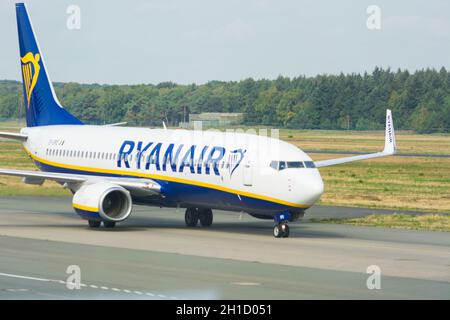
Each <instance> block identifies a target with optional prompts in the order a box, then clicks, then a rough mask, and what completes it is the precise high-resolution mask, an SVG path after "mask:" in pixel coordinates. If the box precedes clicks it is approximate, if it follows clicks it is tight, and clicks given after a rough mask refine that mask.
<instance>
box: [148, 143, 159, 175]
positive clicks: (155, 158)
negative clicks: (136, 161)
mask: <svg viewBox="0 0 450 320" xmlns="http://www.w3.org/2000/svg"><path fill="white" fill-rule="evenodd" d="M161 145H162V143H161V142H160V143H158V144H156V145H155V147H154V148H153V149H152V151H151V152H150V154H149V156H148V159H147V163H146V164H145V169H146V170H148V169H150V163H152V164H155V165H156V170H158V171H159V170H161V167H160V166H159V153H160V151H161Z"/></svg>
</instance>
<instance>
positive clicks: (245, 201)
mask: <svg viewBox="0 0 450 320" xmlns="http://www.w3.org/2000/svg"><path fill="white" fill-rule="evenodd" d="M33 160H34V162H35V163H36V165H37V166H38V167H39V168H40V169H41V170H42V171H46V172H59V173H72V174H87V175H95V176H106V177H122V178H136V177H135V176H127V175H120V174H111V173H100V172H91V171H87V170H86V171H84V170H76V169H69V168H62V167H57V166H53V165H49V164H45V163H42V162H40V161H38V160H36V159H33ZM152 180H153V181H155V182H157V183H158V184H159V185H160V186H161V193H162V194H163V195H164V200H165V201H166V202H167V203H173V204H177V203H179V204H181V205H182V206H198V207H207V208H213V209H222V210H229V211H245V212H250V213H257V214H267V215H273V214H275V213H278V212H282V211H285V210H292V211H294V212H296V211H299V210H301V209H299V208H295V207H290V206H287V205H284V204H280V203H276V202H272V201H267V200H262V199H256V198H252V197H247V196H243V195H240V196H238V195H237V194H233V193H229V192H225V191H221V190H216V189H212V188H207V187H203V186H196V185H191V184H187V183H181V182H174V181H167V180H160V179H152ZM142 200H143V199H142V198H140V202H142ZM149 203H151V200H149ZM158 203H159V202H158Z"/></svg>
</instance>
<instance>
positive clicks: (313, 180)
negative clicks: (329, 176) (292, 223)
mask: <svg viewBox="0 0 450 320" xmlns="http://www.w3.org/2000/svg"><path fill="white" fill-rule="evenodd" d="M298 186H299V188H298V189H299V196H300V199H299V200H300V201H299V202H300V203H301V204H305V205H313V204H314V203H316V202H317V201H318V200H319V199H320V196H321V195H322V193H323V181H322V177H321V176H320V172H319V170H317V169H306V170H304V171H303V172H302V174H301V175H300V176H299V177H298Z"/></svg>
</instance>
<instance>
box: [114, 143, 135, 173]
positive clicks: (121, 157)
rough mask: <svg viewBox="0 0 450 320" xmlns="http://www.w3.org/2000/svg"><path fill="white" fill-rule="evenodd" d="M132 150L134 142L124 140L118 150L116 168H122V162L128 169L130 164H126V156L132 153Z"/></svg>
mask: <svg viewBox="0 0 450 320" xmlns="http://www.w3.org/2000/svg"><path fill="white" fill-rule="evenodd" d="M127 146H128V150H127V151H125V148H126V147H127ZM133 149H134V141H130V140H125V141H124V142H123V143H122V146H121V147H120V150H119V157H118V159H117V167H119V168H121V167H122V160H123V162H124V163H125V166H126V167H127V168H129V167H130V164H129V163H128V156H129V155H130V154H131V152H133Z"/></svg>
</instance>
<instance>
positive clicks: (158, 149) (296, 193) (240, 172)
mask: <svg viewBox="0 0 450 320" xmlns="http://www.w3.org/2000/svg"><path fill="white" fill-rule="evenodd" d="M21 132H22V133H25V134H27V135H28V140H27V141H26V142H25V143H24V146H25V148H26V149H27V151H28V153H29V154H30V156H31V157H32V158H33V160H34V161H35V162H36V163H37V164H38V166H39V167H40V168H41V169H42V170H43V171H59V172H73V173H83V174H94V175H99V174H100V175H113V176H118V177H130V176H131V177H141V178H148V179H152V180H155V181H157V182H158V183H159V184H161V185H162V193H163V195H164V197H165V198H166V200H167V201H168V202H169V203H172V204H174V205H180V204H181V205H182V206H187V205H198V206H209V207H211V208H222V209H230V210H243V211H247V212H257V213H263V214H265V213H267V214H273V213H276V211H279V210H284V209H286V210H295V208H297V209H299V210H300V209H305V208H308V207H310V206H311V205H313V204H314V203H315V202H316V201H317V200H318V199H319V198H320V195H321V194H322V192H323V182H322V179H321V176H320V173H319V171H318V170H317V169H316V168H306V167H305V165H304V164H305V162H306V163H309V164H311V163H312V160H311V158H310V157H309V156H308V155H307V154H306V153H304V152H303V151H302V150H300V149H299V148H297V147H296V146H293V145H291V144H289V143H286V142H283V141H280V140H278V139H273V138H269V137H265V136H258V135H252V134H245V133H228V132H209V131H189V130H181V129H180V130H172V129H146V128H130V127H107V126H89V125H54V126H42V127H29V128H24V129H22V131H21ZM274 161H275V162H274ZM283 162H284V165H283ZM280 163H281V164H280ZM298 163H301V164H300V167H298V166H299V164H298ZM287 164H289V166H288V165H287ZM267 204H269V205H267ZM283 208H284V209H283Z"/></svg>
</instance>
